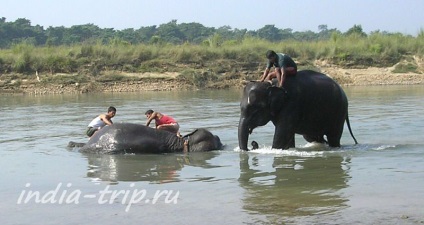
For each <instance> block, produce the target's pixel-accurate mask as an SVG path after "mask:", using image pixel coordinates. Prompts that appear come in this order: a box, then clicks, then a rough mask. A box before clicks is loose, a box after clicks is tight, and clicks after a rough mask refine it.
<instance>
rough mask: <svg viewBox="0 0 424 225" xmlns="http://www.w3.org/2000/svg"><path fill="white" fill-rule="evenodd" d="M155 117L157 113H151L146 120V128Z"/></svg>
mask: <svg viewBox="0 0 424 225" xmlns="http://www.w3.org/2000/svg"><path fill="white" fill-rule="evenodd" d="M156 116H157V113H156V112H154V113H152V115H150V117H149V119H147V123H146V126H147V127H148V126H149V125H150V122H152V120H153V119H154V118H155V117H156Z"/></svg>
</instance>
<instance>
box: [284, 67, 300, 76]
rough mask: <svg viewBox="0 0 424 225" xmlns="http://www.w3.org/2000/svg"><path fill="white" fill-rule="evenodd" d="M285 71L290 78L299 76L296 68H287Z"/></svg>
mask: <svg viewBox="0 0 424 225" xmlns="http://www.w3.org/2000/svg"><path fill="white" fill-rule="evenodd" d="M284 70H285V71H284V72H285V73H286V74H287V75H290V76H294V75H296V74H297V69H296V68H294V67H287V68H285V69H284Z"/></svg>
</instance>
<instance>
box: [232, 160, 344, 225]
mask: <svg viewBox="0 0 424 225" xmlns="http://www.w3.org/2000/svg"><path fill="white" fill-rule="evenodd" d="M259 157H261V156H260V155H258V156H256V155H252V154H249V153H241V154H240V178H239V183H240V186H241V187H243V188H244V189H245V190H246V193H245V196H244V199H243V202H244V206H243V208H244V209H245V210H247V211H248V212H249V213H253V214H264V215H268V216H270V217H271V218H268V219H271V221H275V220H280V219H282V217H287V216H289V217H290V216H302V215H303V216H306V215H316V214H326V213H331V212H334V211H337V210H340V209H343V208H345V207H346V205H345V202H346V201H347V199H346V198H344V197H343V196H341V195H340V190H341V189H344V188H346V187H347V181H348V179H349V178H350V177H349V175H348V172H349V171H348V170H349V163H350V158H342V157H341V156H328V157H311V158H304V157H303V158H301V157H296V156H276V157H274V158H273V159H272V160H273V162H261V159H259ZM275 222H277V221H275ZM280 222H281V221H280Z"/></svg>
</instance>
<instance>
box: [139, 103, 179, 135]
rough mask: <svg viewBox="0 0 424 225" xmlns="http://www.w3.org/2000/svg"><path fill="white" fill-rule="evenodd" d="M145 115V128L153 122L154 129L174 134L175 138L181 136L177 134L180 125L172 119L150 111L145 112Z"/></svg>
mask: <svg viewBox="0 0 424 225" xmlns="http://www.w3.org/2000/svg"><path fill="white" fill-rule="evenodd" d="M145 115H146V117H147V122H146V126H149V125H150V122H152V120H155V124H156V129H158V130H166V131H169V132H172V133H176V134H177V136H181V135H180V132H179V129H180V125H179V124H178V123H177V121H176V120H175V119H174V118H172V117H170V116H168V115H165V114H162V113H160V112H155V111H153V110H151V109H149V110H147V111H146V113H145Z"/></svg>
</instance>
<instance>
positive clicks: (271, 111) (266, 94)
mask: <svg viewBox="0 0 424 225" xmlns="http://www.w3.org/2000/svg"><path fill="white" fill-rule="evenodd" d="M286 98H287V92H286V91H285V90H284V89H282V88H277V87H275V86H272V84H271V83H269V82H255V81H251V82H250V83H248V84H247V85H246V87H245V88H244V90H243V96H242V99H241V103H240V109H241V113H240V121H239V126H238V140H239V147H240V149H242V150H247V149H248V148H247V142H248V138H249V134H250V133H252V131H253V129H255V128H256V127H258V126H264V125H266V124H267V123H268V122H269V121H271V120H273V119H274V118H275V116H276V115H277V114H278V112H279V111H280V110H281V109H282V107H283V106H284V102H285V101H284V100H285V99H286Z"/></svg>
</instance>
